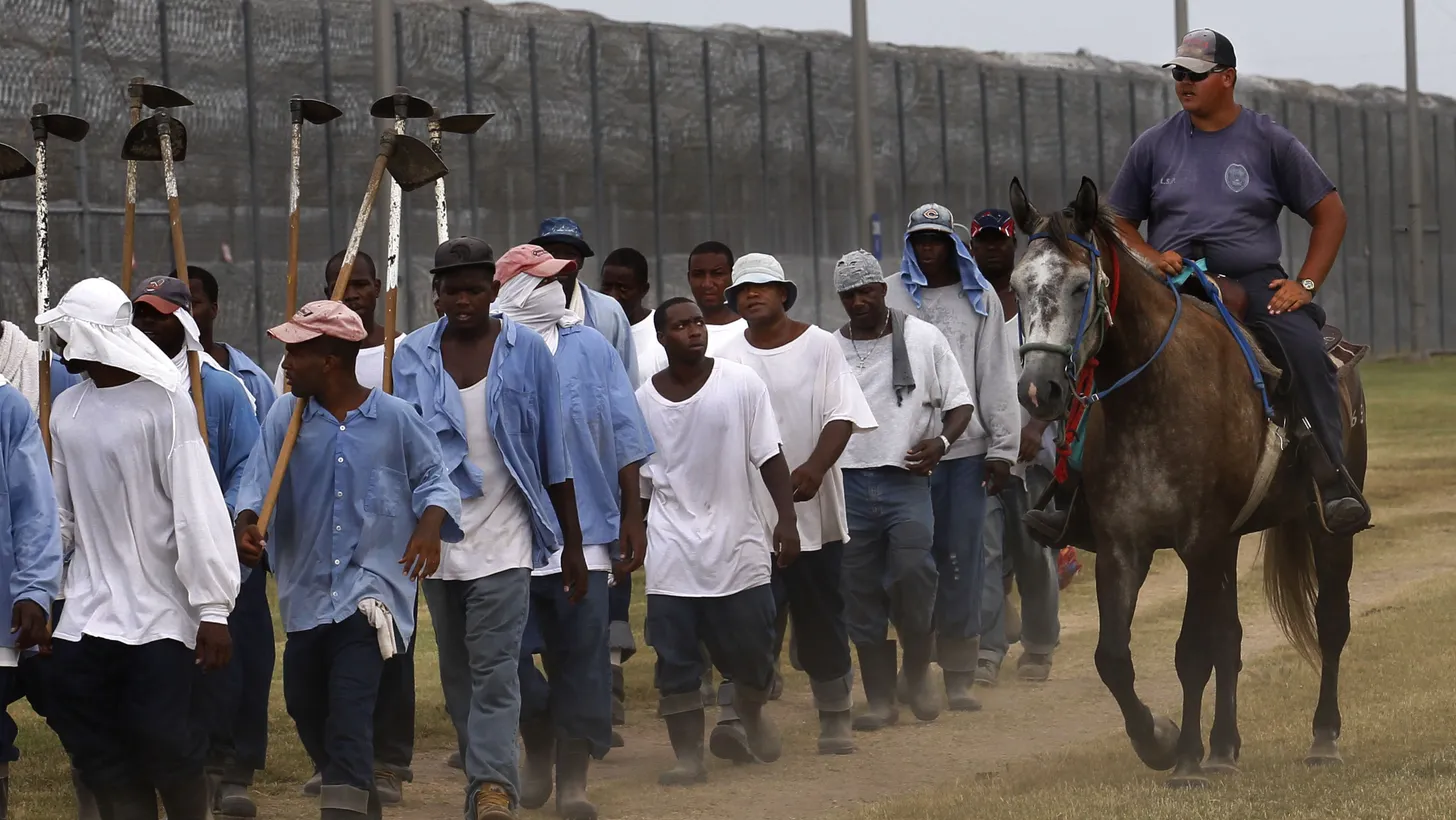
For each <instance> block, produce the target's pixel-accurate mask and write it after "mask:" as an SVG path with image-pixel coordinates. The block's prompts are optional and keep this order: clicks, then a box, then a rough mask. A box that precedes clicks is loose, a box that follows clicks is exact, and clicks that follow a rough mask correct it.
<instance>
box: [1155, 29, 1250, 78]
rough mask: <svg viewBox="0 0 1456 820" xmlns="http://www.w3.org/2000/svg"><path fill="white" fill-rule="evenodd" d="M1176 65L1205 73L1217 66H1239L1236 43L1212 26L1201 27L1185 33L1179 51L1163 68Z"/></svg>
mask: <svg viewBox="0 0 1456 820" xmlns="http://www.w3.org/2000/svg"><path fill="white" fill-rule="evenodd" d="M1174 66H1177V67H1178V68H1186V69H1188V70H1189V71H1192V72H1195V73H1198V74H1204V73H1207V72H1209V71H1212V70H1213V69H1214V67H1215V66H1225V67H1227V68H1237V67H1238V59H1237V58H1236V57H1235V56H1234V44H1233V43H1230V42H1229V39H1228V38H1227V37H1225V36H1223V35H1222V34H1219V33H1218V32H1216V31H1214V30H1213V29H1211V28H1201V29H1197V30H1194V31H1190V32H1188V33H1187V34H1185V35H1183V42H1182V43H1180V44H1179V45H1178V53H1177V54H1176V55H1174V57H1173V59H1171V60H1169V61H1168V62H1166V63H1163V68H1173V67H1174Z"/></svg>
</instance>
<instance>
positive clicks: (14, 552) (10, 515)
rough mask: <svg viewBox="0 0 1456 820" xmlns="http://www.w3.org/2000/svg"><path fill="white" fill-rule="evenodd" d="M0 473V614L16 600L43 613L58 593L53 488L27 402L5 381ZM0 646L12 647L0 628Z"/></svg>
mask: <svg viewBox="0 0 1456 820" xmlns="http://www.w3.org/2000/svg"><path fill="white" fill-rule="evenodd" d="M0 382H3V380H0ZM0 470H4V473H5V503H4V504H0V573H3V575H0V579H3V581H4V583H3V584H0V612H4V613H6V614H7V615H8V614H9V613H10V610H11V609H12V608H13V607H14V606H15V603H16V602H17V601H34V602H35V603H37V604H39V605H40V608H41V609H43V610H45V611H46V613H47V614H49V613H50V611H51V603H52V602H53V601H54V600H55V598H56V596H57V595H59V594H60V591H61V527H60V523H59V520H58V519H57V514H56V488H55V485H54V484H52V483H51V465H50V458H49V457H47V456H46V451H45V444H44V443H43V442H42V440H41V437H40V425H38V424H37V423H36V420H35V414H34V413H32V412H31V411H30V403H29V402H27V401H26V400H25V396H23V395H21V394H20V391H19V390H16V389H15V388H14V387H12V386H10V384H8V383H0ZM0 646H5V647H10V648H14V647H15V634H14V633H12V632H11V631H10V630H9V629H3V630H0Z"/></svg>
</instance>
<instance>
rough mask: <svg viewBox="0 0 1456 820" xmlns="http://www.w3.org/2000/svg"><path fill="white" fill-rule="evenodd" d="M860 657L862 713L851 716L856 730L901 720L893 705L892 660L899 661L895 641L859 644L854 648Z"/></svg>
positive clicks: (870, 728) (875, 727)
mask: <svg viewBox="0 0 1456 820" xmlns="http://www.w3.org/2000/svg"><path fill="white" fill-rule="evenodd" d="M854 651H855V654H857V655H858V656H859V677H860V682H861V683H863V684H864V693H865V704H866V708H865V711H864V714H862V715H860V716H859V717H857V718H855V719H854V722H853V724H852V725H853V727H854V730H855V731H856V732H877V731H879V730H880V729H883V728H885V727H887V726H894V725H895V724H896V723H897V722H898V721H899V720H900V709H899V707H897V706H896V705H895V663H896V661H897V660H898V657H899V656H898V655H897V653H896V648H895V642H894V641H881V642H879V643H876V644H860V645H856V646H855V648H854Z"/></svg>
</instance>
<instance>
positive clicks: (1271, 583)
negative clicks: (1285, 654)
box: [1264, 516, 1320, 669]
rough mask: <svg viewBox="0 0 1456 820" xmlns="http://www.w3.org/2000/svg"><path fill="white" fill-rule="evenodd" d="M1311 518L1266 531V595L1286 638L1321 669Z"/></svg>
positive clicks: (1280, 525) (1299, 517)
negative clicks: (1310, 529)
mask: <svg viewBox="0 0 1456 820" xmlns="http://www.w3.org/2000/svg"><path fill="white" fill-rule="evenodd" d="M1308 527H1309V521H1308V519H1306V518H1305V517H1304V516H1294V517H1292V518H1290V519H1288V520H1286V521H1285V522H1284V523H1282V524H1279V525H1278V526H1277V527H1275V528H1273V529H1271V530H1267V531H1265V533H1264V598H1265V599H1266V600H1267V601H1268V602H1269V611H1270V612H1272V613H1273V615H1274V620H1275V622H1276V623H1278V624H1279V629H1280V630H1281V631H1283V633H1284V637H1285V638H1287V639H1289V642H1290V643H1291V644H1293V645H1294V648H1295V650H1296V651H1298V652H1299V654H1300V656H1301V657H1303V658H1304V659H1305V661H1307V662H1308V663H1309V664H1310V666H1313V667H1315V668H1316V669H1318V668H1319V659H1320V646H1319V632H1318V630H1317V628H1316V626H1315V620H1314V605H1315V598H1316V596H1317V594H1318V591H1319V583H1318V577H1317V575H1316V572H1315V566H1314V544H1313V543H1312V542H1311V541H1310V537H1309V529H1308Z"/></svg>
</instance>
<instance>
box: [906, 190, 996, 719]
mask: <svg viewBox="0 0 1456 820" xmlns="http://www.w3.org/2000/svg"><path fill="white" fill-rule="evenodd" d="M886 285H887V286H888V287H887V293H886V295H885V304H886V305H887V306H889V307H891V308H894V309H897V310H901V311H904V312H905V313H906V314H908V315H910V316H915V317H917V318H919V319H922V320H924V321H926V322H929V323H930V324H932V325H935V326H936V327H937V328H940V331H941V332H942V333H944V334H945V336H946V338H947V339H948V340H949V341H950V345H951V349H952V350H954V351H955V356H956V359H957V360H958V361H959V362H960V366H961V371H962V372H963V373H964V374H965V377H966V384H967V385H968V386H969V387H970V389H971V397H972V404H973V405H974V406H975V413H974V415H973V416H972V418H971V424H970V426H969V427H968V428H966V432H965V434H964V435H962V436H961V437H960V438H959V439H957V440H956V441H954V442H952V443H951V444H950V447H949V449H948V450H947V451H946V452H945V454H944V456H943V457H942V458H941V460H940V463H939V464H937V465H936V467H935V470H934V471H933V472H932V473H931V476H930V490H931V504H932V507H933V508H934V512H935V537H934V541H933V545H932V551H933V552H934V554H935V563H936V569H937V570H938V571H939V573H940V582H939V585H938V588H937V590H936V600H935V636H936V654H937V661H938V662H939V664H940V667H941V669H942V670H944V672H945V692H946V697H947V700H948V705H949V706H950V708H951V709H952V710H955V711H975V710H977V709H979V708H981V707H980V703H978V702H977V701H976V699H975V698H974V697H973V696H972V695H971V683H972V678H973V676H974V675H975V671H976V661H977V656H978V654H979V648H980V646H979V644H980V635H981V617H980V610H981V591H982V587H983V586H984V583H983V576H984V573H985V566H984V565H985V557H984V556H983V554H982V540H981V531H982V526H983V522H984V520H985V515H986V496H987V494H991V495H997V494H999V493H1000V492H1001V488H1002V487H1004V486H1006V484H1007V482H1008V480H1009V478H1010V475H1011V465H1012V464H1014V463H1015V462H1016V457H1017V452H1018V450H1019V446H1020V432H1021V416H1020V411H1019V408H1018V407H1017V403H1016V374H1015V372H1014V371H1013V368H1012V364H1011V362H1010V361H1009V360H1008V358H1007V356H1006V345H1007V342H1006V339H1005V335H1006V320H1005V317H1004V315H1003V313H1002V310H1001V303H1000V300H999V299H997V298H996V292H995V291H994V290H993V289H992V288H991V285H990V284H989V283H988V282H987V281H986V279H985V277H983V276H982V275H981V271H980V269H979V268H977V267H976V263H975V260H974V259H972V258H971V252H970V250H969V249H967V248H966V245H965V243H964V242H962V241H961V238H960V237H959V236H957V235H956V232H955V222H954V221H953V219H952V217H951V212H950V211H949V210H948V209H946V208H944V207H942V206H940V205H936V204H934V203H931V204H928V205H922V206H920V207H919V208H916V209H915V212H914V213H912V214H911V215H910V220H909V223H908V224H907V226H906V228H905V250H904V257H903V259H902V262H901V270H900V272H899V273H898V274H896V275H894V276H890V277H888V278H887V279H886Z"/></svg>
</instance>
